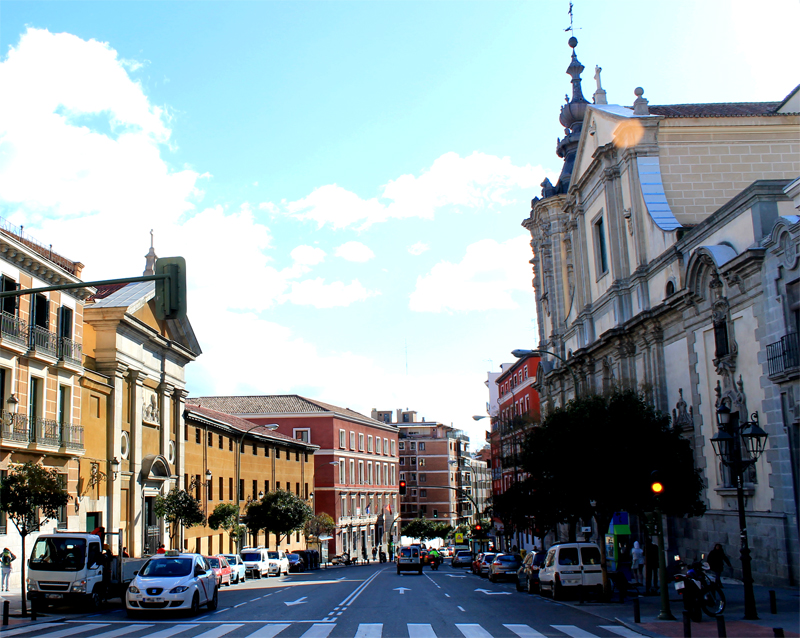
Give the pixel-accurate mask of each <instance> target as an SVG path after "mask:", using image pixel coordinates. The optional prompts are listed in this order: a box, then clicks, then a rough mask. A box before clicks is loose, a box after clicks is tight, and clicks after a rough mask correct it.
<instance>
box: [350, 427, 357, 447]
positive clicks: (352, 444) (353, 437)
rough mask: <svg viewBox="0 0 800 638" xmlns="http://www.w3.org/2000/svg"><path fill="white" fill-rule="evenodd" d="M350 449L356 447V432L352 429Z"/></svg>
mask: <svg viewBox="0 0 800 638" xmlns="http://www.w3.org/2000/svg"><path fill="white" fill-rule="evenodd" d="M350 449H351V450H355V449H356V433H355V432H353V431H352V430H351V431H350Z"/></svg>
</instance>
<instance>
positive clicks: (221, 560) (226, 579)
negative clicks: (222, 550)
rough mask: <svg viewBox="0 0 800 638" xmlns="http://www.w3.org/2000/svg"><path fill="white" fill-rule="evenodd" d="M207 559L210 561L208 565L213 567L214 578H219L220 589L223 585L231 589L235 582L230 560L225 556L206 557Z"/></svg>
mask: <svg viewBox="0 0 800 638" xmlns="http://www.w3.org/2000/svg"><path fill="white" fill-rule="evenodd" d="M205 559H206V560H207V561H208V564H209V565H211V569H212V570H213V571H214V576H216V577H217V584H218V585H219V586H220V587H222V586H223V585H228V586H229V587H230V584H231V582H232V580H233V570H232V569H231V566H230V565H229V564H228V559H227V558H225V557H224V556H206V557H205Z"/></svg>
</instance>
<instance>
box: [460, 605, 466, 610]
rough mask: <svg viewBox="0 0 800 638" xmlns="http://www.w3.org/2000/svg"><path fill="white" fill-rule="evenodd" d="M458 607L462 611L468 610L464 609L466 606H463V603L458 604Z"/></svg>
mask: <svg viewBox="0 0 800 638" xmlns="http://www.w3.org/2000/svg"><path fill="white" fill-rule="evenodd" d="M458 608H459V609H460V610H461V611H467V610H466V609H464V608H463V607H462V606H461V605H459V606H458Z"/></svg>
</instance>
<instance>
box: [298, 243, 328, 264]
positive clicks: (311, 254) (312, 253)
mask: <svg viewBox="0 0 800 638" xmlns="http://www.w3.org/2000/svg"><path fill="white" fill-rule="evenodd" d="M291 255H292V259H294V261H295V263H297V264H300V265H302V266H316V265H317V264H321V263H322V262H323V261H325V251H324V250H322V248H314V246H298V247H297V248H295V249H294V250H293V251H292V252H291Z"/></svg>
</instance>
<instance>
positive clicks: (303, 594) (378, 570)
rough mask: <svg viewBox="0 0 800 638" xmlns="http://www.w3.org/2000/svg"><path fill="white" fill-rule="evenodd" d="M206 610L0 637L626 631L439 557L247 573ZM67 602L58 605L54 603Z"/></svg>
mask: <svg viewBox="0 0 800 638" xmlns="http://www.w3.org/2000/svg"><path fill="white" fill-rule="evenodd" d="M219 599H220V605H219V608H218V609H217V611H215V612H205V611H204V612H203V613H201V614H200V615H199V616H197V617H195V618H186V617H183V616H175V615H165V614H163V613H162V614H152V615H149V616H143V617H142V618H141V619H138V618H137V619H136V620H134V621H131V620H129V619H128V618H127V617H126V615H125V612H124V610H122V609H121V608H119V607H114V606H111V607H110V608H109V610H108V611H105V612H104V613H101V614H90V615H77V614H74V613H67V618H66V621H64V622H57V623H56V622H54V623H52V624H48V625H47V626H43V625H38V626H37V627H20V628H15V629H10V630H6V631H2V632H0V637H2V638H9V637H11V636H19V638H122V637H124V638H173V637H175V638H234V637H249V638H275V637H277V638H345V637H346V638H386V637H389V638H394V637H397V638H450V637H455V638H539V637H541V636H548V637H549V636H553V637H555V636H558V637H562V638H563V637H564V636H570V637H572V638H591V637H593V636H595V637H619V636H623V637H633V636H639V635H640V634H637V633H634V632H632V631H630V630H629V629H627V628H625V627H623V626H621V625H613V624H611V623H609V622H608V621H604V620H602V619H600V618H598V617H596V616H592V615H590V614H586V613H584V612H582V611H579V610H576V609H573V608H572V607H569V606H564V605H560V604H558V603H554V602H552V601H550V600H547V599H544V598H541V597H539V596H529V595H528V594H521V593H517V592H516V591H515V589H514V585H513V584H511V583H498V584H492V583H489V582H488V581H487V580H486V579H485V578H478V577H477V576H473V575H472V574H470V573H468V572H466V571H465V570H462V569H453V568H451V567H449V566H447V565H444V566H442V567H441V568H440V570H439V571H435V572H434V571H431V570H430V569H428V568H426V569H425V572H424V573H423V575H422V576H419V575H417V574H410V573H409V574H402V575H397V574H396V573H395V569H394V565H393V564H388V565H386V564H383V565H381V564H374V563H373V564H372V565H364V566H351V567H338V568H334V569H327V570H321V571H314V572H307V573H304V574H292V575H290V576H288V577H283V578H280V579H277V578H273V579H263V580H254V581H248V582H247V583H243V584H241V585H237V586H233V587H225V588H223V589H222V590H221V591H220V596H219ZM60 611H66V610H60Z"/></svg>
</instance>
